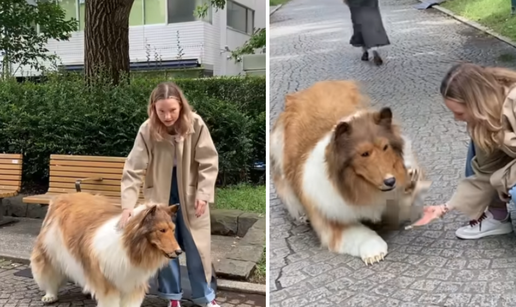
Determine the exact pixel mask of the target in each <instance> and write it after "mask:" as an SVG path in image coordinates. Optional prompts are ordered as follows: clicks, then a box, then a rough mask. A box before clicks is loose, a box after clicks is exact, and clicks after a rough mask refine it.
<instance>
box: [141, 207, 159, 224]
mask: <svg viewBox="0 0 516 307" xmlns="http://www.w3.org/2000/svg"><path fill="white" fill-rule="evenodd" d="M157 209H158V206H157V205H153V206H152V207H150V208H149V209H148V210H147V212H146V213H145V216H144V217H143V219H142V224H145V223H147V222H148V221H150V220H152V218H154V215H156V210H157Z"/></svg>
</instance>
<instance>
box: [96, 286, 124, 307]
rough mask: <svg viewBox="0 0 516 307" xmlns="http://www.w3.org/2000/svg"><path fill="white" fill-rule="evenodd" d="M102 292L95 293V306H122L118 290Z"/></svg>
mask: <svg viewBox="0 0 516 307" xmlns="http://www.w3.org/2000/svg"><path fill="white" fill-rule="evenodd" d="M103 292H104V293H97V294H96V295H95V296H96V299H97V307H116V306H122V305H120V302H121V299H120V298H121V295H120V292H119V291H117V290H110V291H103Z"/></svg>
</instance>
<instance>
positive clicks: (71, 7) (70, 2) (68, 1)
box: [59, 0, 79, 20]
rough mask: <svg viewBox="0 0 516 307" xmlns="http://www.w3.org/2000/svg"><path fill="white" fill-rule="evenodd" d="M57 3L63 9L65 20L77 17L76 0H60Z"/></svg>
mask: <svg viewBox="0 0 516 307" xmlns="http://www.w3.org/2000/svg"><path fill="white" fill-rule="evenodd" d="M59 5H60V6H61V8H62V9H63V10H64V11H65V16H66V20H71V19H72V18H75V19H79V18H77V0H61V1H59Z"/></svg>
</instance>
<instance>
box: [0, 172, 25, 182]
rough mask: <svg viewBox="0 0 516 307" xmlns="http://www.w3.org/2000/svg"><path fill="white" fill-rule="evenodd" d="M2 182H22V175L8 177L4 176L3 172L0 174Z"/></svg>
mask: <svg viewBox="0 0 516 307" xmlns="http://www.w3.org/2000/svg"><path fill="white" fill-rule="evenodd" d="M0 180H7V181H20V180H21V174H18V175H7V174H4V172H3V171H2V172H1V173H0Z"/></svg>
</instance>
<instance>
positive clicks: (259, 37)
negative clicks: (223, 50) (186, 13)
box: [194, 0, 267, 60]
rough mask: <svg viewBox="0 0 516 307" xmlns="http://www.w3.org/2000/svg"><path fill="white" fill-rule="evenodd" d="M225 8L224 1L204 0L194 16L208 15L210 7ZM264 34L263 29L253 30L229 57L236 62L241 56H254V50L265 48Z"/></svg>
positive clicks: (202, 16) (216, 9)
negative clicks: (246, 39) (247, 38)
mask: <svg viewBox="0 0 516 307" xmlns="http://www.w3.org/2000/svg"><path fill="white" fill-rule="evenodd" d="M225 6H226V0H205V2H204V3H203V4H201V5H198V6H197V7H196V8H195V11H194V15H195V16H196V17H197V18H204V17H205V16H206V15H207V14H208V9H209V8H210V7H213V8H215V11H218V10H219V9H221V10H222V9H224V7H225ZM265 33H266V31H265V29H264V28H263V29H262V28H258V29H255V30H254V32H253V34H252V35H251V37H250V38H249V40H248V41H246V42H245V44H244V45H242V46H241V47H238V48H237V49H236V50H233V51H231V57H232V58H233V59H235V60H236V59H238V57H239V56H241V55H243V54H254V52H255V49H259V48H265V46H266V44H267V43H266V41H267V40H266V36H265Z"/></svg>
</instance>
